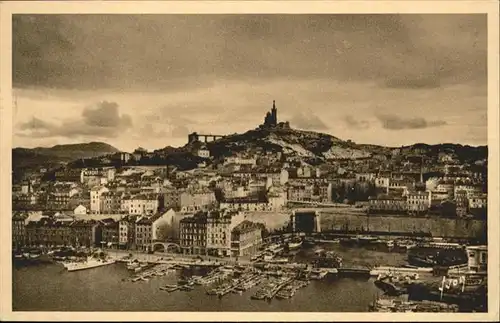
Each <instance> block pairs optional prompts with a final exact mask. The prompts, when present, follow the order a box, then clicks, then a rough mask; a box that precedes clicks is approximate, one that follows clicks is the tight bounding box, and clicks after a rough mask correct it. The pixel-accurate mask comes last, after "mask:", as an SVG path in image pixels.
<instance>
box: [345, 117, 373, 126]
mask: <svg viewBox="0 0 500 323" xmlns="http://www.w3.org/2000/svg"><path fill="white" fill-rule="evenodd" d="M344 121H345V123H346V124H347V125H348V126H349V127H351V128H355V129H367V128H368V127H370V124H369V123H368V121H366V120H360V119H356V118H355V117H353V116H350V115H349V116H345V117H344Z"/></svg>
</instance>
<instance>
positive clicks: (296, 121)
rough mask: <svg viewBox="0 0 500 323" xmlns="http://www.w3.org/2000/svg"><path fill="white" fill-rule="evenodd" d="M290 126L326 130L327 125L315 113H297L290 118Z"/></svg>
mask: <svg viewBox="0 0 500 323" xmlns="http://www.w3.org/2000/svg"><path fill="white" fill-rule="evenodd" d="M290 125H291V126H292V127H296V128H300V129H305V130H328V129H329V127H328V126H327V125H326V124H325V123H324V122H323V121H322V120H321V119H320V118H319V117H318V116H317V115H315V114H313V113H309V114H305V113H302V112H300V113H298V114H295V115H294V116H293V117H292V118H291V119H290Z"/></svg>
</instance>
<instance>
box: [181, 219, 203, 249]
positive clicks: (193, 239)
mask: <svg viewBox="0 0 500 323" xmlns="http://www.w3.org/2000/svg"><path fill="white" fill-rule="evenodd" d="M179 237H180V239H179V242H180V246H181V250H182V252H183V253H184V254H206V252H207V250H206V246H207V213H206V212H202V211H199V212H197V213H195V214H194V215H192V216H189V217H185V218H183V219H182V220H180V221H179Z"/></svg>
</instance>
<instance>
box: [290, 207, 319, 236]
mask: <svg viewBox="0 0 500 323" xmlns="http://www.w3.org/2000/svg"><path fill="white" fill-rule="evenodd" d="M290 223H291V225H292V232H304V233H313V232H321V215H320V213H319V211H315V210H296V211H293V213H292V215H291V216H290Z"/></svg>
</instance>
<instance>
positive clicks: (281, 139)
mask: <svg viewBox="0 0 500 323" xmlns="http://www.w3.org/2000/svg"><path fill="white" fill-rule="evenodd" d="M207 146H208V148H209V150H210V153H211V154H212V155H213V156H214V157H215V158H219V157H223V156H228V155H230V154H231V152H233V151H237V152H241V151H248V150H255V149H257V150H262V151H280V152H283V153H286V154H289V155H295V156H297V157H298V158H301V159H304V160H307V161H310V162H314V163H318V162H321V161H325V160H328V159H358V158H369V157H371V156H372V155H373V154H374V151H372V150H370V149H365V148H363V147H361V146H360V145H357V144H355V143H353V142H350V141H344V140H341V139H339V138H337V137H334V136H331V135H328V134H324V133H318V132H312V131H304V130H297V129H291V128H277V129H265V128H258V129H254V130H250V131H247V132H245V133H243V134H235V135H230V136H227V137H224V138H222V139H219V140H217V141H213V142H209V143H207Z"/></svg>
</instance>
